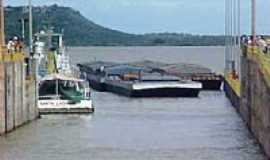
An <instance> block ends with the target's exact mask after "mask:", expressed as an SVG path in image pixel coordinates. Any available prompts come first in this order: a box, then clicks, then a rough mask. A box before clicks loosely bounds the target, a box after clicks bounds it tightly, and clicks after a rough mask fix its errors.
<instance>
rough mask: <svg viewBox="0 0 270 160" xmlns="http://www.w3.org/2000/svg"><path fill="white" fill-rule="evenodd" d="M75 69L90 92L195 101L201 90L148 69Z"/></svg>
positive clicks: (93, 65)
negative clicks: (190, 98)
mask: <svg viewBox="0 0 270 160" xmlns="http://www.w3.org/2000/svg"><path fill="white" fill-rule="evenodd" d="M104 64H105V65H104ZM78 66H79V68H80V70H81V72H82V73H83V75H84V77H85V78H86V79H88V80H89V82H90V85H91V86H92V87H93V88H98V90H99V91H100V88H102V90H101V91H107V92H112V93H116V94H120V95H124V96H128V97H198V95H199V92H200V91H201V89H202V84H201V83H199V82H194V81H190V80H181V79H180V78H179V77H176V76H172V75H168V74H164V73H162V72H160V71H159V70H157V69H152V68H148V67H139V66H135V65H131V64H115V63H111V62H108V63H107V62H93V63H87V64H79V65H78ZM91 82H92V83H91ZM93 82H94V83H93Z"/></svg>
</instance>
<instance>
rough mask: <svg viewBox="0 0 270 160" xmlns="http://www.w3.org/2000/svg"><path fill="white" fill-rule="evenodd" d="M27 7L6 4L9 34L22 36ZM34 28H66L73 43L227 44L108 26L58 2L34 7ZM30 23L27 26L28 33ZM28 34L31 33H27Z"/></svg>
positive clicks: (214, 38)
mask: <svg viewBox="0 0 270 160" xmlns="http://www.w3.org/2000/svg"><path fill="white" fill-rule="evenodd" d="M24 10H25V9H24V7H6V9H5V13H6V15H5V19H6V28H5V29H6V35H7V36H6V38H7V39H8V38H11V37H13V36H14V35H18V36H21V23H20V21H19V20H20V19H21V18H22V17H27V13H24ZM33 15H34V31H35V32H37V31H40V30H42V29H44V28H46V27H49V26H53V27H54V29H55V31H58V32H64V35H65V37H64V38H65V43H66V45H69V46H152V45H171V46H186V45H188V46H190V45H224V37H223V36H199V35H191V34H177V33H158V34H156V33H153V34H145V35H134V34H128V33H124V32H121V31H117V30H112V29H109V28H105V27H103V26H100V25H98V24H95V23H94V22H92V21H91V20H88V19H87V18H85V17H83V16H82V15H81V14H80V12H78V11H76V10H74V9H72V8H69V7H60V6H57V5H53V6H43V7H34V9H33ZM27 33H28V27H27V26H26V35H28V34H27ZM26 38H27V37H26Z"/></svg>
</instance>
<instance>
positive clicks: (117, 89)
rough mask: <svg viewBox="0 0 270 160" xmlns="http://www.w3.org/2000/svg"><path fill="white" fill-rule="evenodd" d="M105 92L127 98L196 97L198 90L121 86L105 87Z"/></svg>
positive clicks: (108, 85)
mask: <svg viewBox="0 0 270 160" xmlns="http://www.w3.org/2000/svg"><path fill="white" fill-rule="evenodd" d="M106 90H107V91H109V92H112V93H116V94H119V95H123V96H127V97H138V98H139V97H188V98H194V97H198V96H199V93H200V89H191V88H156V89H141V90H134V89H128V88H125V87H121V86H115V85H110V84H107V85H106Z"/></svg>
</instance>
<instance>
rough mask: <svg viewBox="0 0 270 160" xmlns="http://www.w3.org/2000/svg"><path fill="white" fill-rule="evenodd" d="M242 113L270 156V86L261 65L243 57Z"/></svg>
mask: <svg viewBox="0 0 270 160" xmlns="http://www.w3.org/2000/svg"><path fill="white" fill-rule="evenodd" d="M242 75H243V78H242V82H241V88H242V89H241V93H242V95H241V101H240V104H241V105H240V109H239V111H240V114H241V115H242V117H243V119H244V121H245V122H246V123H247V125H248V127H249V129H250V130H251V131H252V133H253V134H254V135H255V137H256V138H257V140H258V141H259V143H260V144H261V145H262V147H263V149H264V151H265V153H266V154H267V155H268V156H269V157H270V86H269V85H268V84H267V82H266V79H265V76H264V74H263V73H262V71H261V68H260V65H259V64H258V63H257V62H256V61H254V60H252V59H249V58H247V57H246V56H243V57H242Z"/></svg>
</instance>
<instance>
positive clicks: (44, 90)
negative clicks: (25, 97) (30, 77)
mask: <svg viewBox="0 0 270 160" xmlns="http://www.w3.org/2000/svg"><path fill="white" fill-rule="evenodd" d="M55 94H56V81H44V82H43V83H42V84H41V85H40V88H39V95H40V96H48V95H55Z"/></svg>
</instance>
